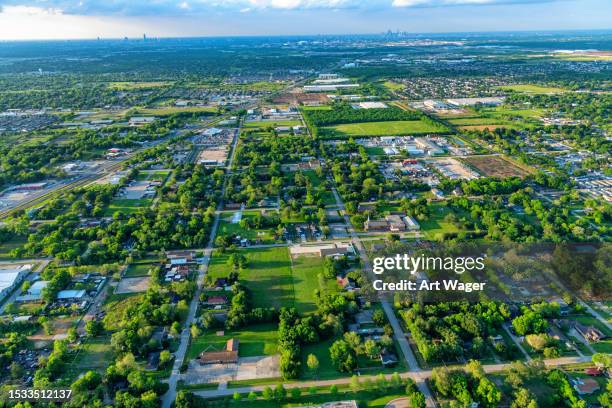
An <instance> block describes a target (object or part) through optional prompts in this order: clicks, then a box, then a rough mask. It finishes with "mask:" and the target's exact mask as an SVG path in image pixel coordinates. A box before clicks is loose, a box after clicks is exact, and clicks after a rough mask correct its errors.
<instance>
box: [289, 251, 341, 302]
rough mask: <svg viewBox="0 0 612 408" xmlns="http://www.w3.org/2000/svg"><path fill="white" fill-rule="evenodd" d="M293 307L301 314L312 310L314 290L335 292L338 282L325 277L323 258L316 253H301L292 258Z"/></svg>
mask: <svg viewBox="0 0 612 408" xmlns="http://www.w3.org/2000/svg"><path fill="white" fill-rule="evenodd" d="M292 269H293V282H294V290H295V307H296V309H297V310H298V312H300V313H301V314H303V313H309V312H314V311H315V310H316V308H317V307H316V304H315V295H314V293H315V290H317V289H318V290H320V291H321V292H336V291H338V289H339V288H338V284H337V283H336V281H334V280H333V279H325V278H324V277H323V275H322V273H323V259H322V258H320V257H318V256H316V255H301V256H296V257H294V258H293V259H292Z"/></svg>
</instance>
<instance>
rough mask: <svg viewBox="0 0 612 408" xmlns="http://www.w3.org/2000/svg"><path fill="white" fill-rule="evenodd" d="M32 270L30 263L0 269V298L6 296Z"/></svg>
mask: <svg viewBox="0 0 612 408" xmlns="http://www.w3.org/2000/svg"><path fill="white" fill-rule="evenodd" d="M31 270H32V265H21V266H19V267H17V268H10V269H9V268H7V269H0V300H3V299H4V298H6V297H7V296H8V295H9V294H10V293H11V292H12V291H13V289H15V288H16V287H17V286H18V285H19V284H20V283H21V282H22V281H23V279H24V278H25V277H26V275H27V274H28V273H30V271H31Z"/></svg>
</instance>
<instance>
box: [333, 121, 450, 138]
mask: <svg viewBox="0 0 612 408" xmlns="http://www.w3.org/2000/svg"><path fill="white" fill-rule="evenodd" d="M323 130H324V131H327V132H326V133H328V134H330V135H337V136H345V137H350V136H397V135H414V134H422V133H444V132H446V131H447V129H446V127H445V126H443V125H438V124H431V123H427V122H425V121H422V120H408V121H390V122H364V123H348V124H343V125H336V126H330V127H326V128H323Z"/></svg>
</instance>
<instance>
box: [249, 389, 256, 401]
mask: <svg viewBox="0 0 612 408" xmlns="http://www.w3.org/2000/svg"><path fill="white" fill-rule="evenodd" d="M247 398H248V400H249V401H251V402H255V401H257V393H256V392H255V391H251V392H249V396H248V397H247Z"/></svg>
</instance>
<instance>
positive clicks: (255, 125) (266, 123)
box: [244, 120, 302, 129]
mask: <svg viewBox="0 0 612 408" xmlns="http://www.w3.org/2000/svg"><path fill="white" fill-rule="evenodd" d="M301 124H302V123H301V122H300V121H299V120H274V121H272V120H266V121H258V122H245V123H244V128H245V129H249V128H251V129H256V128H269V127H273V128H274V127H277V126H285V127H286V126H300V125H301Z"/></svg>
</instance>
